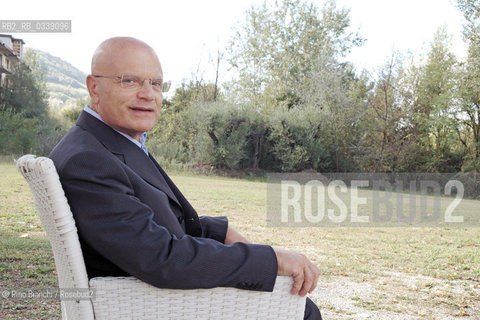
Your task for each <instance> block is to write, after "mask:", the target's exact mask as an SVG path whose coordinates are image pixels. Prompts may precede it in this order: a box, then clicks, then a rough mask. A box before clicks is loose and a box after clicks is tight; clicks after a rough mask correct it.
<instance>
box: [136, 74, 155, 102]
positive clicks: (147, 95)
mask: <svg viewBox="0 0 480 320" xmlns="http://www.w3.org/2000/svg"><path fill="white" fill-rule="evenodd" d="M145 82H147V84H145ZM137 95H138V96H139V97H141V98H144V99H149V100H153V98H154V96H155V92H154V90H153V87H152V81H151V80H150V79H144V80H143V83H142V86H141V87H140V88H139V89H138V91H137Z"/></svg>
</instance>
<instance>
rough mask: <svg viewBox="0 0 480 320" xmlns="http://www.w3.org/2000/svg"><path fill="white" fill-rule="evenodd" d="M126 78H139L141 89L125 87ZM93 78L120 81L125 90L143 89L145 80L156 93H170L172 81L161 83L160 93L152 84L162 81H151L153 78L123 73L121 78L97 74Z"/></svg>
mask: <svg viewBox="0 0 480 320" xmlns="http://www.w3.org/2000/svg"><path fill="white" fill-rule="evenodd" d="M125 76H129V77H134V78H138V79H139V80H140V82H139V84H140V83H141V85H140V86H139V87H125V86H124V83H123V77H125ZM92 77H95V78H108V79H120V87H122V88H123V89H136V90H138V89H140V88H143V85H144V84H145V80H148V83H149V84H150V85H151V86H152V89H153V90H154V91H156V92H162V93H164V92H168V90H169V89H170V81H168V82H163V80H162V81H161V83H162V88H161V90H160V91H157V90H155V87H154V86H153V85H152V82H153V81H156V80H160V79H151V78H141V77H139V76H136V75H134V74H126V73H122V74H121V75H120V76H102V75H96V74H92Z"/></svg>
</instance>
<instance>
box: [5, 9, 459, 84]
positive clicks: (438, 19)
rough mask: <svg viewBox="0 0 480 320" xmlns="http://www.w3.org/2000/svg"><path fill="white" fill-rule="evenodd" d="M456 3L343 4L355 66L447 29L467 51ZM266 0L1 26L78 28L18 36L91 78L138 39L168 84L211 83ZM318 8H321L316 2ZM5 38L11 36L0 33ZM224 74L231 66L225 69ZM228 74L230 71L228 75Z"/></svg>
mask: <svg viewBox="0 0 480 320" xmlns="http://www.w3.org/2000/svg"><path fill="white" fill-rule="evenodd" d="M452 1H453V0H402V1H399V0H337V6H338V7H345V8H350V9H351V11H350V18H351V21H352V27H353V28H354V30H357V29H358V30H359V32H360V35H362V36H363V37H364V38H366V39H367V41H366V43H365V44H364V45H363V47H361V48H358V49H355V50H354V51H353V52H352V54H351V55H350V56H349V59H350V60H351V61H353V62H354V63H355V65H356V66H357V69H362V68H366V69H369V70H374V69H375V68H376V67H377V66H379V65H381V64H382V63H383V62H384V61H385V60H386V58H387V57H388V56H390V55H391V53H392V50H397V51H399V52H402V53H407V52H408V51H412V52H413V53H416V54H420V53H422V52H425V51H426V50H428V45H429V43H430V42H431V41H432V39H433V35H434V33H435V30H436V29H437V28H438V27H439V26H441V25H446V26H447V27H448V31H449V33H450V34H452V37H453V38H452V44H453V50H454V52H455V53H456V54H457V55H459V56H461V55H462V54H463V52H464V51H465V46H464V45H463V42H462V37H461V30H462V23H463V17H462V15H461V13H460V12H459V11H458V10H457V9H456V8H455V7H454V5H453V2H452ZM262 2H263V1H261V0H170V1H164V0H155V1H147V0H137V1H118V0H117V1H101V0H83V1H65V0H42V1H35V0H22V1H2V11H1V12H0V20H7V19H9V20H10V19H17V20H40V19H42V20H45V19H60V20H71V21H72V32H71V33H63V34H61V33H14V34H13V36H14V37H17V38H21V39H23V40H24V41H25V42H26V46H27V47H32V48H37V49H40V50H42V51H47V52H49V53H51V54H53V55H55V56H59V57H60V58H62V59H63V60H66V61H68V62H70V63H71V64H73V65H74V66H75V67H77V68H79V69H80V70H82V71H84V72H85V73H89V71H90V58H91V55H92V53H93V51H94V50H95V48H96V46H97V45H98V44H99V43H100V42H101V41H103V40H105V39H107V38H109V37H112V36H119V35H127V36H134V37H137V38H139V39H142V40H144V41H146V42H147V43H149V44H150V45H151V46H152V47H153V48H154V49H155V50H156V51H157V53H158V55H159V57H160V59H161V62H162V66H163V69H164V75H165V79H166V80H173V81H174V84H175V83H179V82H180V81H181V80H182V79H190V78H191V76H192V73H193V72H195V71H196V70H197V68H198V66H200V71H202V72H203V76H204V78H206V79H213V71H214V67H213V63H211V62H210V59H211V56H212V55H215V54H216V52H217V50H218V49H220V50H224V48H225V45H226V43H227V42H228V40H229V39H230V37H231V35H232V28H233V27H235V26H238V25H239V24H240V23H242V22H243V21H244V20H245V10H246V9H247V8H249V7H250V6H251V5H252V4H253V5H255V4H256V5H259V4H261V3H262ZM316 3H317V4H319V5H320V6H321V5H322V3H323V1H316ZM0 33H5V32H0ZM224 66H226V65H225V64H224ZM223 71H224V72H225V70H223Z"/></svg>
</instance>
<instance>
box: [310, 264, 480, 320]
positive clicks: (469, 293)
mask: <svg viewBox="0 0 480 320" xmlns="http://www.w3.org/2000/svg"><path fill="white" fill-rule="evenodd" d="M310 298H311V299H313V300H314V301H315V302H316V303H317V304H318V305H319V306H320V307H321V310H322V314H323V316H324V319H326V320H333V319H342V320H343V319H345V320H346V319H349V320H350V319H355V320H356V319H359V320H360V319H369V320H377V319H378V320H385V319H388V320H404V319H405V320H410V319H412V320H413V319H442V320H453V319H455V320H457V319H462V320H479V319H480V287H479V283H478V282H474V281H460V280H455V281H448V280H440V279H435V278H431V277H425V276H412V275H408V274H400V273H387V274H386V275H385V276H383V277H377V278H376V279H374V280H373V281H372V279H368V282H367V280H365V281H363V282H362V281H361V280H360V281H355V280H354V279H351V278H349V277H331V278H329V279H327V280H325V279H323V282H322V279H321V280H320V281H319V284H318V287H317V289H316V290H315V292H314V293H313V294H312V295H311V296H310Z"/></svg>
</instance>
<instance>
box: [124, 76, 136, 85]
mask: <svg viewBox="0 0 480 320" xmlns="http://www.w3.org/2000/svg"><path fill="white" fill-rule="evenodd" d="M122 83H124V84H130V85H132V84H137V83H140V80H139V79H138V78H135V77H123V79H122Z"/></svg>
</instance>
